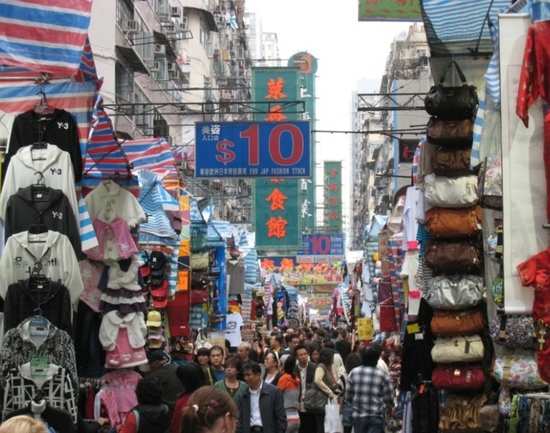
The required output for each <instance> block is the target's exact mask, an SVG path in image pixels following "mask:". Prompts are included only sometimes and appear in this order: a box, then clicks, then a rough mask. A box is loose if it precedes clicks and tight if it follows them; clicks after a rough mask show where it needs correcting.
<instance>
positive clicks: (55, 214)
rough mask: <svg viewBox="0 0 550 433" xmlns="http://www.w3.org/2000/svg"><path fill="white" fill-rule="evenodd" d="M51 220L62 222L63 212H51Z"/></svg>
mask: <svg viewBox="0 0 550 433" xmlns="http://www.w3.org/2000/svg"><path fill="white" fill-rule="evenodd" d="M52 218H53V219H58V220H59V221H63V212H57V211H55V210H52Z"/></svg>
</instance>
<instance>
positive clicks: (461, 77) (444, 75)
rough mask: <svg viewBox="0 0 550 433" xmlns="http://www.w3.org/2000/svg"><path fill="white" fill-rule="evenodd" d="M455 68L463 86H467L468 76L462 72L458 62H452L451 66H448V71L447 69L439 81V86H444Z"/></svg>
mask: <svg viewBox="0 0 550 433" xmlns="http://www.w3.org/2000/svg"><path fill="white" fill-rule="evenodd" d="M453 65H454V67H455V69H456V72H457V73H458V76H459V78H460V80H461V81H462V83H463V84H466V76H465V75H464V72H462V69H460V66H458V63H456V60H451V61H450V62H449V64H448V65H447V69H445V72H444V73H443V76H442V77H441V80H440V81H439V84H443V83H444V82H445V80H446V78H447V74H448V73H449V71H450V70H451V68H452V67H453Z"/></svg>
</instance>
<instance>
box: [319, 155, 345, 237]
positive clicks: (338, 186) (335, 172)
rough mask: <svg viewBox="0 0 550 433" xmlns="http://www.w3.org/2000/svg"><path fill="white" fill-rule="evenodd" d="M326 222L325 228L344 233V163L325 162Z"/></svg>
mask: <svg viewBox="0 0 550 433" xmlns="http://www.w3.org/2000/svg"><path fill="white" fill-rule="evenodd" d="M323 172H324V180H325V181H324V192H325V206H324V220H325V228H328V229H329V230H331V231H335V232H341V231H342V163H341V162H340V161H325V164H324V170H323Z"/></svg>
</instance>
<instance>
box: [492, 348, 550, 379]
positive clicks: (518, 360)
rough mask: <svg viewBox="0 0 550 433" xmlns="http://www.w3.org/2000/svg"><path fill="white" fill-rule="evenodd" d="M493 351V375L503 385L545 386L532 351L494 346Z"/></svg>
mask: <svg viewBox="0 0 550 433" xmlns="http://www.w3.org/2000/svg"><path fill="white" fill-rule="evenodd" d="M495 353H496V356H495V364H494V366H493V375H494V377H495V379H496V380H497V381H498V382H499V383H500V384H502V385H503V386H505V387H507V388H515V389H540V388H544V387H545V386H547V384H546V383H545V382H544V381H543V380H542V379H541V377H540V375H539V371H538V368H537V362H536V360H535V358H534V357H533V352H531V351H527V350H522V349H504V348H502V347H499V346H495Z"/></svg>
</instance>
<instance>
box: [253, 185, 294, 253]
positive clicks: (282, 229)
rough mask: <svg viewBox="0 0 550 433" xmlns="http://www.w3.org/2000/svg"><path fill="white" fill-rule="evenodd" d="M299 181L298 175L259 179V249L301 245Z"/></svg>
mask: <svg viewBox="0 0 550 433" xmlns="http://www.w3.org/2000/svg"><path fill="white" fill-rule="evenodd" d="M298 183H299V180H296V179H256V185H255V191H254V209H255V217H256V218H255V219H256V248H257V249H258V250H270V251H285V250H294V249H297V248H298V246H299V245H300V242H301V238H302V230H301V224H300V219H299V210H300V194H299V188H298Z"/></svg>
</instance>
